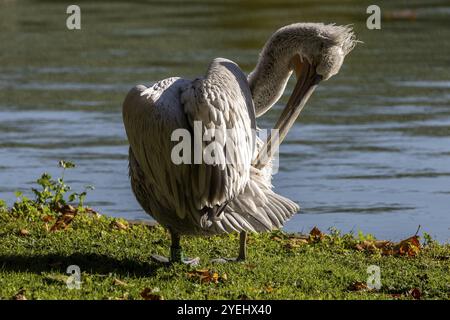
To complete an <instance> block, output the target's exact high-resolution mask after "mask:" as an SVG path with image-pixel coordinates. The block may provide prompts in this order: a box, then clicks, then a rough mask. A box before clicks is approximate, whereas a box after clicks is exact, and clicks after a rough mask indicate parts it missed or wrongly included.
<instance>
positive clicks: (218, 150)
mask: <svg viewBox="0 0 450 320" xmlns="http://www.w3.org/2000/svg"><path fill="white" fill-rule="evenodd" d="M353 46H354V38H353V33H352V32H351V30H350V29H349V28H347V27H338V26H334V25H323V24H294V25H290V26H287V27H284V28H282V29H280V30H278V31H277V32H276V33H275V34H274V35H273V36H272V37H271V39H269V41H268V42H267V43H266V45H265V47H264V49H263V51H262V53H261V56H260V58H259V61H258V64H257V67H256V68H255V70H254V71H253V72H252V73H251V74H250V75H249V77H248V78H247V76H246V75H245V74H244V73H243V72H242V71H241V69H240V68H239V67H238V65H237V64H236V63H234V62H232V61H230V60H226V59H223V58H217V59H214V60H213V61H212V63H211V64H210V65H209V67H208V69H207V72H206V75H205V76H204V77H201V78H197V79H195V80H192V81H191V80H186V79H182V78H168V79H164V80H162V81H159V82H157V83H155V84H154V85H152V86H150V87H148V88H147V87H145V86H142V85H139V86H136V87H134V88H133V89H132V90H131V91H130V92H129V93H128V95H127V97H126V98H125V101H124V103H123V119H124V124H125V129H126V133H127V136H128V140H129V143H130V149H129V170H130V177H131V185H132V189H133V192H134V194H135V196H136V198H137V200H138V202H139V203H140V205H141V206H142V207H143V209H144V210H145V211H146V212H147V213H149V214H150V215H151V216H152V217H154V218H155V219H156V220H157V221H158V222H159V223H161V224H162V225H163V226H165V227H166V228H167V229H168V230H169V231H170V232H171V235H172V239H173V245H172V250H173V249H174V248H175V247H179V236H180V235H184V234H191V235H215V234H220V233H229V232H233V231H236V232H241V235H242V234H244V235H245V232H247V231H253V232H263V231H270V230H273V229H276V228H280V227H281V226H282V225H283V224H284V223H285V222H286V220H288V219H289V218H290V217H291V216H292V215H293V214H294V213H296V212H297V211H298V210H299V207H298V205H297V204H296V203H294V202H293V201H291V200H289V199H287V198H284V197H283V196H281V195H278V194H276V193H274V192H273V191H272V185H271V161H270V159H271V155H272V154H273V152H271V153H269V158H268V159H266V161H265V162H264V163H262V162H260V161H259V160H260V158H258V156H260V154H261V152H262V151H263V150H266V149H268V150H271V148H272V147H274V148H276V147H278V146H277V145H275V146H273V143H274V142H273V141H271V140H270V141H269V142H266V143H264V142H263V141H261V140H260V139H259V138H257V137H256V136H255V130H256V117H257V116H260V115H261V114H263V113H264V112H266V111H267V110H268V109H270V107H272V105H273V104H274V103H275V102H276V101H277V100H278V99H279V98H280V96H281V94H282V93H283V91H284V89H285V87H286V83H287V81H288V79H289V77H290V76H291V74H292V73H293V72H295V74H296V75H297V78H298V79H299V80H298V82H297V85H296V88H295V89H294V92H293V94H292V97H291V99H290V101H289V102H288V106H287V107H286V108H285V110H284V111H283V114H282V116H281V118H280V120H279V122H278V123H277V126H276V129H279V130H280V136H281V139H282V138H284V136H285V135H286V133H287V131H288V130H289V128H290V126H292V124H293V122H294V121H295V119H296V118H297V116H298V113H299V112H300V111H301V109H302V108H303V106H304V104H305V103H306V100H307V99H308V97H309V95H310V94H311V93H312V90H314V88H315V86H316V85H317V83H318V82H319V81H320V80H322V79H324V80H326V79H328V78H329V77H331V76H332V75H334V74H336V73H337V72H338V70H339V68H340V66H341V64H342V61H343V58H344V56H345V55H346V54H347V53H348V52H349V51H350V50H351V49H352V48H353ZM291 100H292V101H291ZM196 123H199V125H200V132H201V134H202V135H203V134H205V133H206V132H207V131H208V130H209V131H210V132H212V136H213V139H211V141H216V142H219V144H218V147H215V149H214V152H213V154H214V158H215V159H219V160H222V161H217V162H216V163H213V164H211V163H210V164H208V163H206V162H205V161H201V162H195V161H194V163H181V164H180V163H175V162H174V161H173V159H172V152H173V149H174V147H175V145H176V144H177V143H178V142H177V141H172V140H173V139H172V134H173V133H174V131H175V130H177V129H185V130H187V131H188V132H190V133H194V131H195V126H196ZM210 138H211V137H210ZM208 145H209V144H208V143H207V142H203V143H202V144H201V146H200V151H201V154H203V153H204V152H205V151H206V149H207V148H208ZM195 148H196V147H193V151H194V152H195V150H194V149H195ZM274 148H273V149H274ZM229 150H234V153H233V155H234V156H233V157H227V156H228V152H229ZM190 158H192V157H190ZM225 158H226V159H227V161H223V160H224V159H225ZM255 159H256V160H258V161H256V160H255ZM242 241H244V243H243V242H242ZM243 245H245V237H241V247H243ZM175 256H176V255H173V254H172V259H175ZM240 256H241V258H242V256H245V251H242V250H241V253H240Z"/></svg>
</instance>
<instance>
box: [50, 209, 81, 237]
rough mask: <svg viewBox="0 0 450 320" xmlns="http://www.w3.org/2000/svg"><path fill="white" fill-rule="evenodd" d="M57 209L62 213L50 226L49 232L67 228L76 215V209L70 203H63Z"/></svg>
mask: <svg viewBox="0 0 450 320" xmlns="http://www.w3.org/2000/svg"><path fill="white" fill-rule="evenodd" d="M59 210H60V212H61V213H62V215H61V216H59V217H58V219H57V220H56V222H55V224H54V225H53V226H52V227H51V228H50V232H53V231H57V230H65V229H67V227H68V226H69V225H70V223H71V222H72V220H73V218H75V216H76V215H77V209H75V208H74V207H73V206H71V205H65V206H63V207H62V208H60V209H59Z"/></svg>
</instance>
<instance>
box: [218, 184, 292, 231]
mask: <svg viewBox="0 0 450 320" xmlns="http://www.w3.org/2000/svg"><path fill="white" fill-rule="evenodd" d="M255 188H257V189H258V190H255ZM261 192H262V193H263V196H262V197H257V198H255V197H253V196H252V195H254V194H255V193H256V194H258V193H261ZM299 209H300V208H299V206H298V205H297V204H296V203H295V202H293V201H291V200H289V199H287V198H285V197H283V196H280V195H278V194H276V193H274V192H273V191H272V190H271V189H270V188H267V187H261V186H260V185H259V184H258V183H256V182H255V181H250V182H249V184H248V185H247V187H246V190H245V191H244V192H243V193H242V194H241V195H239V196H238V197H237V198H235V199H234V200H233V201H231V202H230V203H229V204H228V206H227V207H226V208H225V210H224V211H223V212H222V215H221V216H220V219H218V220H216V221H214V222H213V224H212V225H211V228H214V229H216V232H217V233H224V232H226V233H229V232H233V231H238V232H240V231H250V232H265V231H271V230H274V229H278V228H281V227H282V226H283V225H284V223H286V221H288V220H289V219H290V218H291V217H292V216H293V215H294V214H295V213H296V212H298V211H299Z"/></svg>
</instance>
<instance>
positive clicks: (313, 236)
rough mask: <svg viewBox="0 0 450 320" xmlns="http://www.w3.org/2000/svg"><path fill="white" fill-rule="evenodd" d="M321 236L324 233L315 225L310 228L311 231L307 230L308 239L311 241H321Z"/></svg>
mask: <svg viewBox="0 0 450 320" xmlns="http://www.w3.org/2000/svg"><path fill="white" fill-rule="evenodd" d="M323 237H324V234H323V233H322V231H320V230H319V228H317V227H314V228H312V229H311V231H310V232H309V239H310V241H313V242H317V241H321V240H322V239H323Z"/></svg>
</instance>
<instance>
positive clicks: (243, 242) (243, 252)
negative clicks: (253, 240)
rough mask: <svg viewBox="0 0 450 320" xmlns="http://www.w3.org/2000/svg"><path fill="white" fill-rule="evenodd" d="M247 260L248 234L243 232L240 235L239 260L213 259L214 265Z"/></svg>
mask: <svg viewBox="0 0 450 320" xmlns="http://www.w3.org/2000/svg"><path fill="white" fill-rule="evenodd" d="M246 259H247V232H246V231H241V233H240V234H239V255H238V256H237V258H218V259H212V260H211V262H213V263H227V262H237V261H245V260H246Z"/></svg>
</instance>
